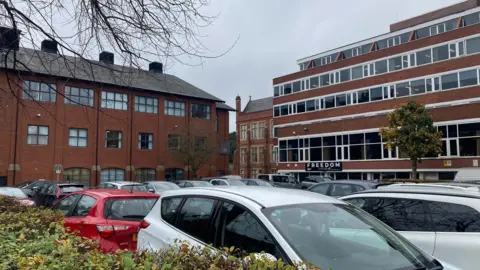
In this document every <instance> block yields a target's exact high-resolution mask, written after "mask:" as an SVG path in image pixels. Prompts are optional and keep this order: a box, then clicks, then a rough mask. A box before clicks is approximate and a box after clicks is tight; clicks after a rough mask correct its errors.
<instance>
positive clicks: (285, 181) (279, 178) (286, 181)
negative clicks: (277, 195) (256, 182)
mask: <svg viewBox="0 0 480 270" xmlns="http://www.w3.org/2000/svg"><path fill="white" fill-rule="evenodd" d="M258 179H261V180H265V181H269V182H270V184H272V185H274V186H276V187H281V188H292V189H308V188H309V187H311V186H313V185H315V184H317V183H321V182H324V181H327V180H328V181H330V180H331V178H328V177H326V176H308V177H307V178H306V179H305V180H304V181H298V180H297V179H296V178H295V177H293V176H291V175H285V174H260V175H259V176H258Z"/></svg>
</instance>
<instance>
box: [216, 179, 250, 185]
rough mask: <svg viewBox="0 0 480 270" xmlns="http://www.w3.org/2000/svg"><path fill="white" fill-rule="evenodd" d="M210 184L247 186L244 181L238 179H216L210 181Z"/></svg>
mask: <svg viewBox="0 0 480 270" xmlns="http://www.w3.org/2000/svg"><path fill="white" fill-rule="evenodd" d="M210 184H212V185H214V186H245V185H246V184H245V183H244V182H242V180H238V179H221V178H218V179H217V178H215V179H212V180H210Z"/></svg>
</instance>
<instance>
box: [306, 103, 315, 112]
mask: <svg viewBox="0 0 480 270" xmlns="http://www.w3.org/2000/svg"><path fill="white" fill-rule="evenodd" d="M306 103H307V111H309V112H311V111H315V100H308V101H307V102H306Z"/></svg>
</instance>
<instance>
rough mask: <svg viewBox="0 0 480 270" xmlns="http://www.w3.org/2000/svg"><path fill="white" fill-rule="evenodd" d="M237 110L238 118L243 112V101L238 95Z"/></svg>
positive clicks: (236, 99) (236, 100)
mask: <svg viewBox="0 0 480 270" xmlns="http://www.w3.org/2000/svg"><path fill="white" fill-rule="evenodd" d="M235 110H236V111H237V116H238V115H240V113H241V112H242V99H241V98H240V95H237V97H236V98H235Z"/></svg>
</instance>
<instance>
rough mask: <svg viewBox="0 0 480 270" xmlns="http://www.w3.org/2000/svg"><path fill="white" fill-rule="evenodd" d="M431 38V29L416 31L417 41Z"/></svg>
mask: <svg viewBox="0 0 480 270" xmlns="http://www.w3.org/2000/svg"><path fill="white" fill-rule="evenodd" d="M428 36H430V29H429V27H424V28H421V29H418V30H417V31H416V37H417V39H421V38H426V37H428Z"/></svg>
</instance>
